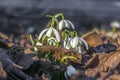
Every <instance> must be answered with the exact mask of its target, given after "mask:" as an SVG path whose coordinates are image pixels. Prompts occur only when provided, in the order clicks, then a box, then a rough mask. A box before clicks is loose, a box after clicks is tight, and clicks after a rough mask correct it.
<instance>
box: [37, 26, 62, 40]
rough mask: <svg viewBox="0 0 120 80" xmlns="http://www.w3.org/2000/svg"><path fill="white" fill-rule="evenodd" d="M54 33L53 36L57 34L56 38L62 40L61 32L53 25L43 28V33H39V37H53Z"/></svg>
mask: <svg viewBox="0 0 120 80" xmlns="http://www.w3.org/2000/svg"><path fill="white" fill-rule="evenodd" d="M52 33H53V36H55V38H56V40H57V41H58V42H60V34H59V32H58V31H57V30H56V29H55V28H53V27H50V28H47V29H44V30H42V31H41V33H40V34H39V37H38V39H39V40H40V39H41V38H42V36H43V35H46V36H47V37H52Z"/></svg>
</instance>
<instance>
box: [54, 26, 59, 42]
mask: <svg viewBox="0 0 120 80" xmlns="http://www.w3.org/2000/svg"><path fill="white" fill-rule="evenodd" d="M53 31H54V35H55V38H56V40H57V41H58V42H60V34H59V32H58V31H57V30H56V29H55V28H53Z"/></svg>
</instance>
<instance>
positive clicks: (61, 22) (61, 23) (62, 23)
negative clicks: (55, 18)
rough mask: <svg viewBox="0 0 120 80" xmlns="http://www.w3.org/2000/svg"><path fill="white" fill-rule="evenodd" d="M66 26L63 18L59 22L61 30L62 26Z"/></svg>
mask: <svg viewBox="0 0 120 80" xmlns="http://www.w3.org/2000/svg"><path fill="white" fill-rule="evenodd" d="M64 26H65V23H64V20H61V21H60V22H59V30H62V28H63V27H64Z"/></svg>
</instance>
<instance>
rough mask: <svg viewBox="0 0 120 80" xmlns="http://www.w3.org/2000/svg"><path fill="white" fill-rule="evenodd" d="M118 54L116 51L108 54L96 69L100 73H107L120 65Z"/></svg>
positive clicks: (101, 59)
mask: <svg viewBox="0 0 120 80" xmlns="http://www.w3.org/2000/svg"><path fill="white" fill-rule="evenodd" d="M119 53H120V52H119V51H116V52H113V53H110V54H109V55H106V56H105V57H103V58H99V59H100V63H99V66H98V69H99V70H100V71H108V70H113V69H115V68H116V67H117V66H118V65H119V63H120V54H119Z"/></svg>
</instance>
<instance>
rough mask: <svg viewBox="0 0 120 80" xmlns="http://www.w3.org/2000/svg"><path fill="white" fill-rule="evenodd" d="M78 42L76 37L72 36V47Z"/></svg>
mask: <svg viewBox="0 0 120 80" xmlns="http://www.w3.org/2000/svg"><path fill="white" fill-rule="evenodd" d="M78 42H79V41H78V37H74V38H73V39H72V40H71V42H70V44H71V46H72V48H75V47H76V46H77V45H78Z"/></svg>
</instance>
